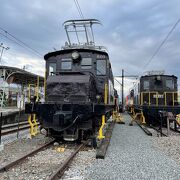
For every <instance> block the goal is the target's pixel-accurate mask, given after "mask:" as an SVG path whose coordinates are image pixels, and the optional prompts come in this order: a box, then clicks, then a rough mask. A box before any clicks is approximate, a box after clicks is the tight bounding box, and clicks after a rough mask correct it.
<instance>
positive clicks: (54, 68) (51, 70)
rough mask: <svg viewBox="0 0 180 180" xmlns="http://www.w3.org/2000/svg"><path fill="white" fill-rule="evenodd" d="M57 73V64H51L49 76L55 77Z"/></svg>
mask: <svg viewBox="0 0 180 180" xmlns="http://www.w3.org/2000/svg"><path fill="white" fill-rule="evenodd" d="M55 72H56V63H49V76H52V75H54V73H55Z"/></svg>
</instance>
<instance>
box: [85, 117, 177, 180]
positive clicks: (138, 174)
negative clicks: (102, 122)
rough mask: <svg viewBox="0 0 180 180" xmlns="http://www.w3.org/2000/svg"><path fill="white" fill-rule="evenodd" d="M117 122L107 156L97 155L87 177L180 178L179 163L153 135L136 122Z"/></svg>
mask: <svg viewBox="0 0 180 180" xmlns="http://www.w3.org/2000/svg"><path fill="white" fill-rule="evenodd" d="M124 121H125V122H126V125H119V124H116V125H115V128H114V131H113V135H112V138H111V142H110V146H109V148H108V151H107V154H106V158H105V160H101V159H97V160H95V161H93V162H92V163H91V164H90V165H89V166H88V167H86V170H85V173H84V179H103V180H106V179H108V180H109V179H123V180H125V179H127V180H133V179H134V180H141V179H148V180H156V179H157V180H161V179H162V180H166V179H167V180H179V179H180V165H179V164H178V163H176V162H175V161H174V160H173V159H171V158H170V157H168V156H166V155H165V154H164V153H163V152H161V151H160V150H158V149H157V148H154V146H153V141H152V137H149V136H147V135H146V134H145V133H144V132H143V131H142V130H141V129H140V128H139V127H138V126H137V125H134V126H128V123H129V122H130V116H129V115H126V114H125V115H124Z"/></svg>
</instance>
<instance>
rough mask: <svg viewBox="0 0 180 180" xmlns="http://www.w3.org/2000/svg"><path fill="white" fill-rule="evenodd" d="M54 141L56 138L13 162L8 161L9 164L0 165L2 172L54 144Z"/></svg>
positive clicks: (0, 171)
mask: <svg viewBox="0 0 180 180" xmlns="http://www.w3.org/2000/svg"><path fill="white" fill-rule="evenodd" d="M54 142H55V140H53V141H51V142H49V143H46V144H44V145H42V146H41V147H38V148H37V149H35V150H33V151H31V152H30V153H28V154H26V155H24V156H22V157H20V158H18V159H16V160H14V161H12V162H10V163H8V164H6V165H4V166H2V167H0V173H2V172H4V171H7V170H9V169H10V168H12V167H14V166H16V165H18V164H19V163H21V162H23V161H24V160H25V159H27V158H28V157H30V156H33V155H35V154H37V153H38V152H40V151H41V150H43V149H45V148H47V147H49V146H50V145H52V144H53V143H54Z"/></svg>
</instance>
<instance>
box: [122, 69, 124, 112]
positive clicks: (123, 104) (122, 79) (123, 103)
mask: <svg viewBox="0 0 180 180" xmlns="http://www.w3.org/2000/svg"><path fill="white" fill-rule="evenodd" d="M122 112H124V69H122Z"/></svg>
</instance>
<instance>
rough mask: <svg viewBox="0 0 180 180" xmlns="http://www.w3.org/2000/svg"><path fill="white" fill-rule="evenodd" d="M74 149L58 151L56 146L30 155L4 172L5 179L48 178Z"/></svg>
mask: <svg viewBox="0 0 180 180" xmlns="http://www.w3.org/2000/svg"><path fill="white" fill-rule="evenodd" d="M72 151H73V149H66V150H65V151H64V152H58V151H57V150H56V148H55V147H52V148H48V149H46V150H44V151H41V152H39V153H38V154H36V155H35V156H32V157H29V158H28V160H26V161H25V162H24V163H23V164H21V165H18V166H16V167H14V168H12V169H11V170H9V171H7V172H5V173H3V174H2V175H1V176H0V179H1V178H3V180H44V179H48V178H49V177H50V176H51V174H52V173H53V172H55V170H56V169H57V167H59V165H60V164H61V163H62V162H63V161H64V160H65V159H66V158H67V156H69V155H70V153H72Z"/></svg>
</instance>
